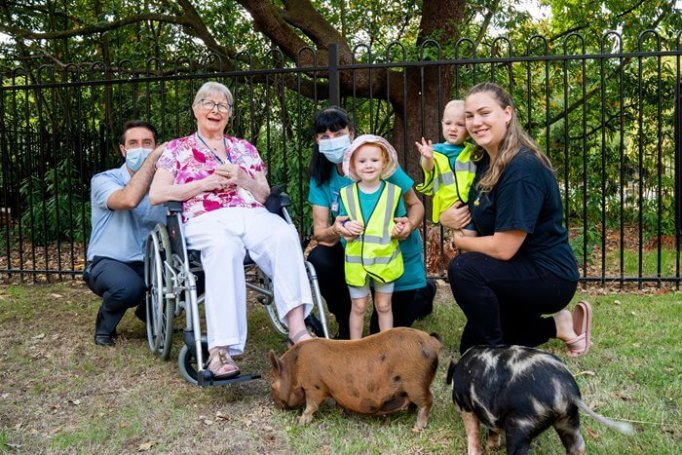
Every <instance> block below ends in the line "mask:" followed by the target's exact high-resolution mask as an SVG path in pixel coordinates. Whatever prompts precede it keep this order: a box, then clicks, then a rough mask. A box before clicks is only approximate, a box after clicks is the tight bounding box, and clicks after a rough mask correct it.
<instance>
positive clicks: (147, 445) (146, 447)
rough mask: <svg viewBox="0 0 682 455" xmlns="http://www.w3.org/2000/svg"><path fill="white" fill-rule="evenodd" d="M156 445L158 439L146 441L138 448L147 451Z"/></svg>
mask: <svg viewBox="0 0 682 455" xmlns="http://www.w3.org/2000/svg"><path fill="white" fill-rule="evenodd" d="M155 445H156V441H149V442H145V443H143V444H140V447H138V448H137V451H138V452H146V451H148V450H150V449H151V448H152V447H154V446H155Z"/></svg>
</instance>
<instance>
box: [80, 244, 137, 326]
mask: <svg viewBox="0 0 682 455" xmlns="http://www.w3.org/2000/svg"><path fill="white" fill-rule="evenodd" d="M87 272H88V273H86V274H85V276H84V277H83V278H84V279H85V282H86V283H87V285H88V287H89V288H90V289H91V290H92V292H94V293H95V294H97V295H98V296H100V297H102V306H101V307H100V309H99V312H98V313H97V322H96V324H95V335H113V334H115V333H116V326H117V325H118V323H119V322H120V321H121V319H122V318H123V315H124V314H125V312H126V310H127V309H128V308H132V307H134V306H138V305H144V300H143V299H144V295H145V284H144V262H142V261H136V262H120V261H116V260H114V259H109V258H101V257H95V259H94V260H93V261H92V262H91V264H88V269H87Z"/></svg>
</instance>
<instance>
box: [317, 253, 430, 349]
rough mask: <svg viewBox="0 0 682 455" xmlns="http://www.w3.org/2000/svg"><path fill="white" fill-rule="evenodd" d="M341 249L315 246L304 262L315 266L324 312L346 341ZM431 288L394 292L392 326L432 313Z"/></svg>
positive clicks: (375, 327)
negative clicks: (334, 318) (325, 307)
mask: <svg viewBox="0 0 682 455" xmlns="http://www.w3.org/2000/svg"><path fill="white" fill-rule="evenodd" d="M343 254H344V252H343V247H342V246H341V244H340V243H337V244H336V245H334V246H331V247H330V246H324V245H317V246H316V247H315V248H314V249H313V250H312V251H311V252H310V254H309V255H308V261H309V262H310V263H311V264H313V266H315V271H316V272H317V277H318V282H319V285H320V292H321V293H322V297H324V299H325V301H326V302H327V308H328V309H329V311H330V312H331V313H332V314H333V315H334V317H336V322H337V323H338V326H339V333H338V335H337V337H338V338H340V339H344V340H347V339H348V338H350V332H349V327H348V320H349V318H350V310H351V299H350V294H349V293H348V285H347V284H346V276H345V273H344V266H343V262H344V258H343ZM434 296H435V285H433V284H429V285H427V286H426V287H424V288H422V289H416V290H414V289H413V290H409V291H397V292H394V293H393V297H392V298H391V303H392V310H393V326H394V327H409V326H411V325H412V324H413V323H414V321H415V320H416V319H417V318H421V317H424V316H426V315H428V314H429V313H431V310H432V309H433V298H434ZM369 330H370V333H377V332H378V331H379V320H378V315H377V312H376V311H372V316H371V318H370V324H369Z"/></svg>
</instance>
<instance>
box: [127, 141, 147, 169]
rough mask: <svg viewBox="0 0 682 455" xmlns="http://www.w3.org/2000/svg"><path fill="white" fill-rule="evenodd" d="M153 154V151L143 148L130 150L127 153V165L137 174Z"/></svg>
mask: <svg viewBox="0 0 682 455" xmlns="http://www.w3.org/2000/svg"><path fill="white" fill-rule="evenodd" d="M151 152H152V149H146V148H143V147H138V148H136V149H130V150H128V151H127V152H126V165H127V166H128V167H129V168H130V170H131V171H133V172H137V171H138V169H140V167H142V163H144V160H145V158H147V156H148V155H149V154H150V153H151Z"/></svg>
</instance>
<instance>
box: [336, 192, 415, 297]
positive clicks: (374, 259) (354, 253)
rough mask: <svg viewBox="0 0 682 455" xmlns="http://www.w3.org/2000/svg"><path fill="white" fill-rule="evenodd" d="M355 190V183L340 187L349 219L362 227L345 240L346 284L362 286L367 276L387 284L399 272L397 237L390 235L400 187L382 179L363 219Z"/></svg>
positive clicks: (397, 276)
mask: <svg viewBox="0 0 682 455" xmlns="http://www.w3.org/2000/svg"><path fill="white" fill-rule="evenodd" d="M358 191H359V190H358V184H357V183H353V184H352V185H348V186H346V187H343V188H341V200H342V201H343V205H344V207H346V211H347V212H348V215H349V217H350V219H351V220H355V221H359V222H361V223H362V224H363V225H364V226H365V230H364V231H363V233H362V234H360V235H359V236H358V237H357V238H356V239H354V240H351V241H349V242H347V243H346V260H345V272H346V283H347V284H348V285H350V286H364V284H365V281H366V280H367V275H369V276H370V277H372V278H374V279H375V280H376V281H378V282H381V283H390V282H392V281H395V280H397V279H398V278H400V277H401V276H402V274H403V256H402V254H401V253H400V247H399V245H398V239H393V238H391V231H392V230H393V226H395V221H394V220H393V217H394V214H395V209H396V207H398V201H399V200H400V197H401V191H400V187H398V186H397V185H394V184H392V183H388V182H384V188H383V190H381V195H380V196H379V200H378V201H377V203H376V206H375V207H374V210H372V213H371V214H370V215H369V219H368V220H363V217H362V211H361V210H360V198H359V195H358Z"/></svg>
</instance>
